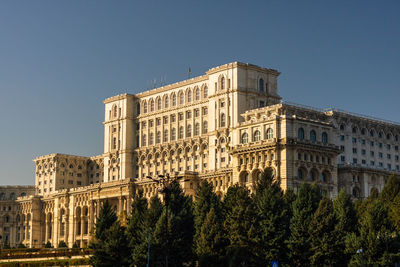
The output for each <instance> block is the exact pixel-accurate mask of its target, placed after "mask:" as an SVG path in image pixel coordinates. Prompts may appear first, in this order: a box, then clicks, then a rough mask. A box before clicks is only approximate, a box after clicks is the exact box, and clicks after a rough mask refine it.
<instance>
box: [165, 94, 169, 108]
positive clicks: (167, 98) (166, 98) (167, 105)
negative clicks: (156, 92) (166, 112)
mask: <svg viewBox="0 0 400 267" xmlns="http://www.w3.org/2000/svg"><path fill="white" fill-rule="evenodd" d="M164 107H165V108H169V97H168V96H166V97H165V100H164Z"/></svg>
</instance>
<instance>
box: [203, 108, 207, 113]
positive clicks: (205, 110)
mask: <svg viewBox="0 0 400 267" xmlns="http://www.w3.org/2000/svg"><path fill="white" fill-rule="evenodd" d="M207 114H208V108H207V107H203V115H207Z"/></svg>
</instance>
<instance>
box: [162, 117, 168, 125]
mask: <svg viewBox="0 0 400 267" xmlns="http://www.w3.org/2000/svg"><path fill="white" fill-rule="evenodd" d="M163 120H164V124H167V123H168V117H167V116H164V118H163Z"/></svg>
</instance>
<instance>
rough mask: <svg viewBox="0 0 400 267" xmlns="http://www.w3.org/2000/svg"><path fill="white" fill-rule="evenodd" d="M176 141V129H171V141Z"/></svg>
mask: <svg viewBox="0 0 400 267" xmlns="http://www.w3.org/2000/svg"><path fill="white" fill-rule="evenodd" d="M175 139H176V129H175V128H172V129H171V140H172V141H174V140H175Z"/></svg>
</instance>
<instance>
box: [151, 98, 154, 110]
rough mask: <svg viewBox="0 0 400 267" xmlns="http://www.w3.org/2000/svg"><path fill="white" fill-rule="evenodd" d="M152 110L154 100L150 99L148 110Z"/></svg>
mask: <svg viewBox="0 0 400 267" xmlns="http://www.w3.org/2000/svg"><path fill="white" fill-rule="evenodd" d="M153 111H154V100H153V99H150V112H153Z"/></svg>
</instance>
